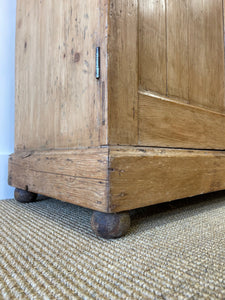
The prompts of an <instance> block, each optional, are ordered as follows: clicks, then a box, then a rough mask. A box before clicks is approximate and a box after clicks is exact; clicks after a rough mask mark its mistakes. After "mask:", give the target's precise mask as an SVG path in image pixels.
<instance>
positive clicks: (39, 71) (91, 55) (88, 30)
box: [15, 0, 108, 150]
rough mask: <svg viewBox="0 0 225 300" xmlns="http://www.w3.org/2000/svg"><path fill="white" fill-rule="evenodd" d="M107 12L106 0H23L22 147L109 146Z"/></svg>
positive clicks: (19, 50) (18, 138) (18, 144)
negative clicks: (97, 72) (97, 69)
mask: <svg viewBox="0 0 225 300" xmlns="http://www.w3.org/2000/svg"><path fill="white" fill-rule="evenodd" d="M107 12H108V1H106V0H100V1H99V0H86V1H77V0H76V1H74V0H63V1H57V0H49V1H36V0H29V1H28V0H26V1H24V0H18V3H17V32H16V114H15V148H16V149H18V150H21V149H29V150H30V149H34V150H36V149H42V150H43V149H51V148H74V147H76V148H77V147H81V146H82V147H89V146H92V147H93V146H98V145H100V144H106V143H107V124H108V120H107V70H106V66H107V42H105V39H106V37H107V34H106V32H107ZM97 46H100V47H101V66H102V68H101V79H100V80H96V78H95V48H96V47H97Z"/></svg>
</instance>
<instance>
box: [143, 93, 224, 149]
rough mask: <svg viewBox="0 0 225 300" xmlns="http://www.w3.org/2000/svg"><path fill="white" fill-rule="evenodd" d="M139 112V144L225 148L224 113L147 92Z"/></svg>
mask: <svg viewBox="0 0 225 300" xmlns="http://www.w3.org/2000/svg"><path fill="white" fill-rule="evenodd" d="M139 110H140V112H139V118H140V120H139V125H140V128H139V130H140V131H139V145H143V146H158V147H174V148H195V149H221V150H222V149H225V138H224V131H225V115H223V114H220V113H216V112H212V111H210V110H206V109H203V108H197V107H195V106H191V105H187V104H183V103H179V102H175V101H171V100H169V99H168V98H162V97H157V96H154V95H151V94H147V93H146V94H144V93H140V95H139Z"/></svg>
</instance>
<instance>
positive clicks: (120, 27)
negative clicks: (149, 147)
mask: <svg viewBox="0 0 225 300" xmlns="http://www.w3.org/2000/svg"><path fill="white" fill-rule="evenodd" d="M138 2H139V1H138V0H129V1H128V0H124V1H120V0H110V10H109V20H108V21H109V31H108V35H109V37H108V58H109V61H108V81H109V85H108V93H109V94H108V101H109V103H108V105H109V144H123V145H125V144H126V145H131V144H136V143H137V140H138V123H137V120H138V119H137V115H138V112H137V108H138V97H137V95H138Z"/></svg>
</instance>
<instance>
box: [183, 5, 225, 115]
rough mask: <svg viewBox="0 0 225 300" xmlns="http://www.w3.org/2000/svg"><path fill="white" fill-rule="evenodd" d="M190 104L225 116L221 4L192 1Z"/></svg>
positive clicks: (189, 8)
mask: <svg viewBox="0 0 225 300" xmlns="http://www.w3.org/2000/svg"><path fill="white" fill-rule="evenodd" d="M188 5H189V6H188V11H189V44H190V46H189V98H190V103H191V104H193V105H195V104H197V105H200V106H204V107H208V108H210V109H212V110H217V111H220V112H224V38H223V34H224V29H223V5H222V1H221V0H213V1H210V0H201V1H200V0H197V1H196V0H189V1H188Z"/></svg>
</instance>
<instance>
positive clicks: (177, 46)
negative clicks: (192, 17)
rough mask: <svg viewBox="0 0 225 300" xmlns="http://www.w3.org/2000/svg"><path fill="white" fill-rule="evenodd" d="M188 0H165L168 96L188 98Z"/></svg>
mask: <svg viewBox="0 0 225 300" xmlns="http://www.w3.org/2000/svg"><path fill="white" fill-rule="evenodd" d="M188 48H189V45H188V0H173V1H169V0H167V66H168V71H167V76H168V78H167V81H168V83H167V85H168V96H173V97H177V98H181V99H185V100H188V82H189V73H188Z"/></svg>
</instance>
